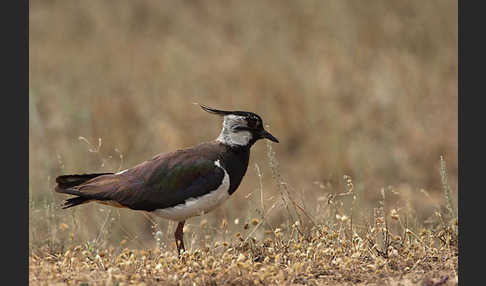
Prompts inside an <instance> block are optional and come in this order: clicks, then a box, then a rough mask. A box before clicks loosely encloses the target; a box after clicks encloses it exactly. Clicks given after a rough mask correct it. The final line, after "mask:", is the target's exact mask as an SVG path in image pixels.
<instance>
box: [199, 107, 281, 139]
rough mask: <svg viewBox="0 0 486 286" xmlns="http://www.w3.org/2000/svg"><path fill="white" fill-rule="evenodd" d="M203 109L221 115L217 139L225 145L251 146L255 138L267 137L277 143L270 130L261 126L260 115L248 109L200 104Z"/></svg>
mask: <svg viewBox="0 0 486 286" xmlns="http://www.w3.org/2000/svg"><path fill="white" fill-rule="evenodd" d="M200 106H201V108H202V109H203V110H204V111H207V112H209V113H211V114H216V115H220V116H223V118H224V120H223V129H222V130H221V134H220V135H219V137H218V141H220V142H221V143H224V144H227V145H231V146H234V145H240V146H251V145H253V144H254V143H255V142H256V141H257V140H260V139H268V140H270V141H273V142H275V143H278V140H277V138H275V137H274V136H273V135H272V134H270V132H268V131H267V130H265V128H264V127H263V121H262V118H261V117H260V116H258V115H257V114H255V113H253V112H248V111H225V110H218V109H214V108H210V107H207V106H204V105H201V104H200Z"/></svg>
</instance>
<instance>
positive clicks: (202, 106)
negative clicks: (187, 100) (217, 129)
mask: <svg viewBox="0 0 486 286" xmlns="http://www.w3.org/2000/svg"><path fill="white" fill-rule="evenodd" d="M199 106H201V108H202V109H203V110H204V111H206V112H209V113H211V114H216V115H221V116H225V115H228V114H231V113H232V111H225V110H218V109H214V108H211V107H209V106H205V105H202V104H199Z"/></svg>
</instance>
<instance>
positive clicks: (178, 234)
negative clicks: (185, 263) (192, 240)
mask: <svg viewBox="0 0 486 286" xmlns="http://www.w3.org/2000/svg"><path fill="white" fill-rule="evenodd" d="M185 222H186V221H185V220H184V221H181V222H179V224H178V225H177V229H176V231H175V233H174V236H175V240H176V245H177V254H178V255H181V250H182V251H185V250H186V248H185V247H184V238H183V235H184V234H183V232H182V230H183V228H184V223H185Z"/></svg>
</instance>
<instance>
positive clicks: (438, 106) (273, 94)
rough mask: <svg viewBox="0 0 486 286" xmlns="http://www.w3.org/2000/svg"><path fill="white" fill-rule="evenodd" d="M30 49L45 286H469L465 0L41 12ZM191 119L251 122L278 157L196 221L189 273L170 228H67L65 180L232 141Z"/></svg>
mask: <svg viewBox="0 0 486 286" xmlns="http://www.w3.org/2000/svg"><path fill="white" fill-rule="evenodd" d="M29 36H30V59H29V63H30V94H29V104H30V106H29V108H30V117H29V136H30V144H29V154H30V160H29V176H30V177H29V195H30V209H29V214H30V227H29V231H30V236H29V238H30V239H29V247H30V253H31V257H30V267H31V272H30V277H31V282H32V284H37V283H38V284H43V283H50V284H52V283H54V282H55V281H57V282H60V283H62V282H63V280H62V279H64V278H69V283H75V281H85V282H88V283H89V284H90V285H91V284H103V283H105V282H107V281H109V279H113V281H114V282H113V283H112V284H116V283H118V282H116V281H119V282H120V284H121V283H128V279H129V278H128V277H125V278H126V279H125V278H123V279H122V277H121V276H119V275H125V276H126V275H128V274H130V275H131V276H130V277H131V278H130V279H134V280H137V279H138V280H143V281H145V282H146V283H147V284H151V283H155V281H156V279H162V280H163V281H167V282H171V283H172V282H174V280H171V279H174V275H176V274H177V279H178V281H180V282H182V283H181V284H187V283H189V281H191V278H190V277H189V276H190V275H197V278H199V279H201V281H202V282H201V284H204V283H209V284H210V283H211V281H215V282H216V284H218V285H219V284H224V283H227V284H229V283H230V282H234V283H235V284H239V283H238V281H236V280H235V279H243V280H244V281H243V280H241V281H240V282H242V283H246V282H248V283H251V281H254V280H258V279H260V277H259V276H258V275H259V273H260V274H261V275H264V277H262V281H261V282H265V283H267V282H268V283H270V282H271V281H273V280H271V277H274V276H278V277H277V278H278V279H285V281H286V282H285V283H296V284H297V283H304V282H306V281H307V283H312V282H310V281H312V279H316V283H321V284H322V283H326V282H328V283H330V284H333V283H334V284H344V283H353V282H356V283H358V282H357V281H358V280H360V281H361V282H360V283H363V284H373V283H375V284H380V283H382V282H383V283H386V284H391V285H393V284H394V283H396V282H398V281H402V284H405V285H406V284H407V283H415V282H416V281H419V280H420V281H423V279H425V278H427V277H431V278H437V279H439V278H440V277H441V275H448V277H449V280H448V281H447V282H445V283H446V284H455V283H456V282H455V281H456V280H455V279H457V275H456V273H455V271H456V269H457V241H456V237H457V231H456V225H455V224H456V223H457V207H455V206H457V174H458V163H457V154H458V151H457V128H458V127H457V126H458V124H457V123H458V121H457V98H458V97H457V68H458V63H457V39H458V31H457V1H452V0H451V1H444V0H438V1H427V2H423V1H418V0H417V1H407V2H391V1H386V0H376V1H372V2H367V3H364V2H360V1H311V0H308V1H294V2H290V1H289V2H288V3H284V2H283V1H221V2H219V1H218V2H217V1H211V2H208V3H204V5H203V4H201V3H199V4H197V3H193V2H184V1H174V2H163V3H161V2H160V1H154V0H142V1H129V0H120V1H116V2H113V1H60V0H37V1H31V2H30V33H29ZM193 102H200V103H204V104H206V105H209V106H214V107H217V108H227V109H233V108H234V109H242V110H250V111H254V112H256V113H258V114H260V115H261V116H262V118H263V119H264V121H265V123H266V124H269V125H270V126H269V127H268V130H269V131H271V132H272V134H274V135H275V136H276V137H277V138H278V139H279V140H280V142H281V143H280V144H273V145H265V144H264V143H262V142H259V143H257V144H256V145H255V146H254V147H253V150H252V156H251V161H250V166H249V169H248V172H247V174H246V176H245V178H244V180H243V182H242V184H241V186H240V188H239V190H238V191H237V192H236V193H235V194H234V195H233V196H232V197H231V198H230V199H229V200H228V201H227V202H226V203H225V204H224V205H223V206H222V207H220V208H218V209H216V210H214V211H213V212H212V213H210V214H208V215H206V216H204V217H197V218H193V219H191V220H189V221H188V223H187V227H186V245H188V246H189V247H188V248H189V249H190V250H189V253H188V254H187V255H186V257H185V258H184V259H183V260H180V261H179V260H176V258H175V257H174V256H173V254H175V251H174V249H173V248H174V245H173V237H172V233H173V229H174V227H175V225H174V224H173V223H170V222H167V221H165V220H158V219H155V218H152V217H148V216H145V215H143V214H142V213H140V212H131V211H129V210H118V209H111V208H109V207H106V206H100V205H96V204H90V205H86V206H81V207H78V208H73V209H70V210H60V209H59V205H60V203H61V201H62V200H63V199H64V198H65V197H64V196H59V195H57V194H56V195H55V194H53V191H52V190H53V186H54V178H55V177H56V176H57V175H59V174H66V173H84V172H104V171H117V170H120V169H124V168H128V167H131V166H133V165H135V164H137V163H140V162H141V161H143V160H145V159H148V158H151V157H152V156H153V155H155V154H157V153H160V152H166V151H172V150H175V149H177V148H181V147H185V146H189V145H194V144H196V143H199V142H201V141H204V140H211V139H213V138H215V137H216V136H217V135H218V132H219V130H218V128H219V124H220V119H218V118H216V117H213V116H210V115H208V114H207V113H204V112H203V111H200V110H199V109H198V108H197V107H196V106H194V105H193V104H192V103H193ZM100 138H101V139H100ZM277 158H278V161H277ZM446 163H447V164H446ZM343 178H344V179H343ZM380 218H381V219H380ZM296 222H298V223H297V225H296ZM293 226H294V227H293ZM276 229H280V230H281V232H280V233H281V235H282V237H281V238H280V240H279V239H277V237H276V233H275V231H276ZM383 229H386V231H385V232H384V231H383ZM267 232H269V233H271V234H267ZM238 233H240V236H239V237H236V236H235V235H237V234H238ZM368 236H371V238H370V239H368ZM397 236H398V237H400V239H401V240H400V241H398V242H397V241H396V240H394V238H395V237H397ZM251 237H254V238H255V241H254V240H253V239H252V238H251ZM354 238H356V240H359V242H358V241H356V242H355V239H354ZM358 238H359V239H358ZM241 239H243V241H241ZM268 239H270V241H266V240H268ZM215 244H218V245H220V246H218V247H214V245H215ZM375 244H376V247H373V245H375ZM208 245H209V246H211V247H210V248H209V250H207V249H206V247H207V246H208ZM385 245H388V246H389V247H391V248H392V249H388V248H387V247H385ZM125 248H126V249H127V250H124V249H125ZM339 249H340V250H339ZM68 251H69V252H68ZM83 251H84V252H85V253H84V254H83ZM128 252H130V253H133V257H132V258H130V255H127V253H128ZM144 253H145V254H144ZM326 253H327V254H326ZM97 254H99V255H100V258H99V259H98V258H96V255H97ZM240 254H241V255H243V256H244V258H241V259H240V261H238V257H240ZM144 255H145V259H142V257H143V256H144ZM259 255H260V256H259ZM278 255H280V256H279V257H280V258H279V259H277V260H276V257H277V256H278ZM169 256H170V257H169ZM66 257H67V259H66ZM89 257H91V259H90V258H89ZM209 257H213V259H214V262H212V263H210V262H209V260H208V259H209ZM258 257H263V258H258ZM266 257H268V260H266V261H265V259H266ZM233 258H234V259H233ZM255 258H258V259H263V260H261V261H258V259H257V261H253V259H255ZM71 259H73V260H71ZM100 259H101V260H100ZM436 259H438V260H436ZM66 261H67V262H66ZM100 261H101V262H100ZM122 261H123V262H130V264H129V265H128V264H122V263H118V262H122ZM66 263H67V264H66ZM100 263H102V265H101V264H100ZM194 263H197V265H199V266H194V265H195V264H194ZM159 264H160V265H161V266H160V267H159V268H156V266H157V265H159ZM147 265H149V266H153V267H149V268H147ZM295 267H297V268H299V267H300V268H299V270H296V269H295ZM373 267H374V268H373ZM407 267H408V268H407ZM185 268H187V269H190V271H188V274H186V275H188V276H186V277H185V278H182V277H183V276H184V273H183V271H184V269H185ZM221 268H223V269H222V270H221V271H216V270H218V269H221ZM108 269H111V270H109V271H108ZM322 269H323V270H322ZM407 269H408V270H407ZM321 270H322V272H320V271H321ZM147 271H151V272H147ZM211 271H216V276H212V274H211ZM238 271H241V274H244V275H241V277H242V278H238V277H237V275H236V274H239V273H240V272H238ZM377 271H378V273H376V272H377ZM267 272H268V276H265V275H267V274H265V273H267ZM56 273H57V274H59V275H60V276H59V277H57V276H56V275H57V274H56ZM191 273H192V274H191ZM247 273H248V274H247ZM253 273H254V274H253ZM280 273H282V274H280ZM379 273H381V274H379ZM86 275H88V276H86ZM255 275H257V276H258V278H257V276H255ZM282 275H283V278H282ZM380 275H381V276H380ZM110 277H111V278H110ZM117 277H118V278H117ZM157 277H158V278H157ZM215 277H217V279H216V278H215ZM75 279H79V280H75ZM349 279H350V280H349ZM388 279H389V280H388ZM279 281H280V280H279ZM407 281H409V282H407ZM186 282H187V283H186ZM439 282H440V281H439ZM285 283H284V284H285ZM431 283H432V282H431ZM78 284H79V283H78ZM432 284H433V283H432ZM432 284H430V285H432ZM107 285H111V284H110V283H107Z"/></svg>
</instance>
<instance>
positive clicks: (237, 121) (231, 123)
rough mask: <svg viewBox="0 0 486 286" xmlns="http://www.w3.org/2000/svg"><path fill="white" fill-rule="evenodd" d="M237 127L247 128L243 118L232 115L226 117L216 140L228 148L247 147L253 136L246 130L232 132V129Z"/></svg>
mask: <svg viewBox="0 0 486 286" xmlns="http://www.w3.org/2000/svg"><path fill="white" fill-rule="evenodd" d="M238 126H243V127H246V126H248V125H247V122H246V119H245V117H244V116H238V115H234V114H230V115H226V116H225V117H224V121H223V129H222V130H221V134H219V137H218V139H216V140H217V141H219V142H221V143H223V144H226V145H230V146H234V145H241V146H245V145H247V144H248V142H250V140H251V138H252V137H253V136H252V135H251V133H250V132H249V131H246V130H243V131H237V132H236V131H234V128H235V127H238Z"/></svg>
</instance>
